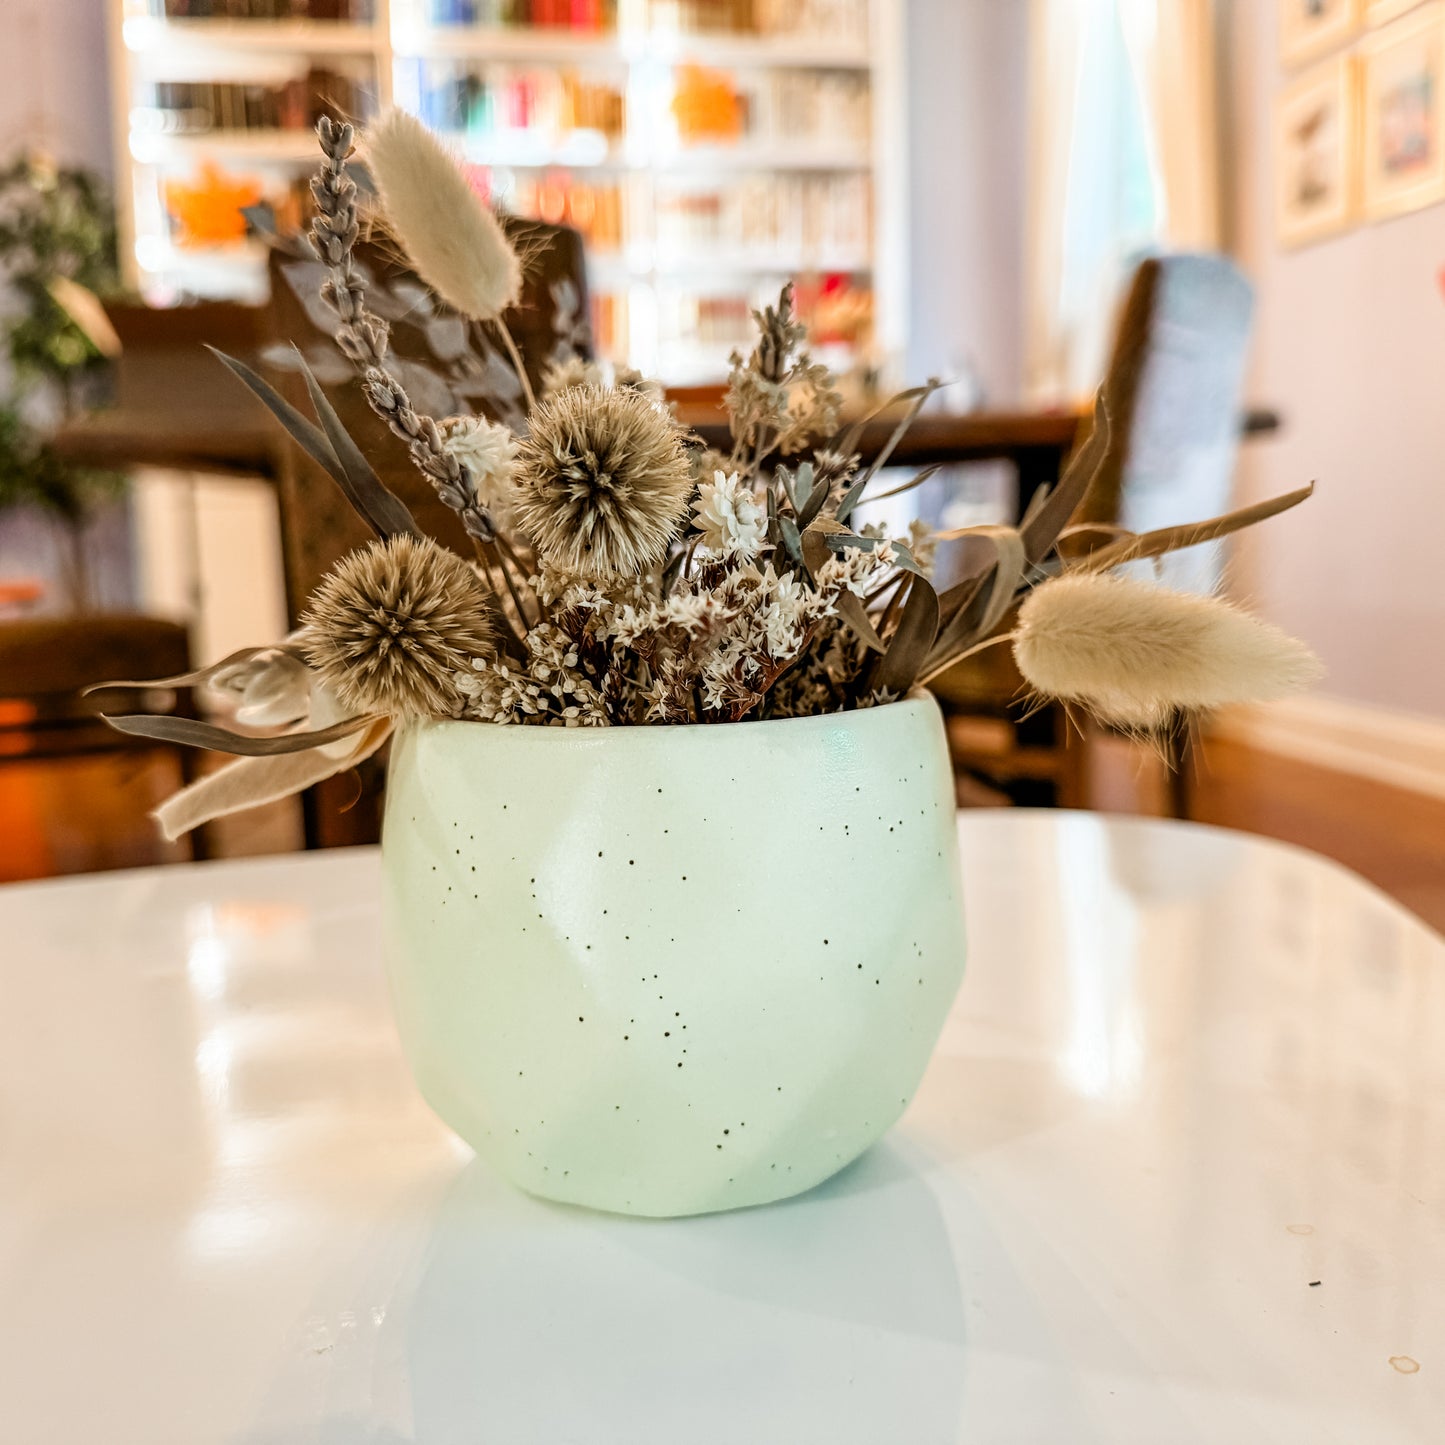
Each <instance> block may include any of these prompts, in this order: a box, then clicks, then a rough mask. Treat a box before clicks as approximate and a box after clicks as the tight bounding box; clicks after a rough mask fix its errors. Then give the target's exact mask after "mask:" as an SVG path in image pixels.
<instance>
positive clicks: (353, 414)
mask: <svg viewBox="0 0 1445 1445" xmlns="http://www.w3.org/2000/svg"><path fill="white" fill-rule="evenodd" d="M503 225H504V227H505V228H506V230H507V231H508V233H509V236H510V237H511V239H512V240H513V243H514V244H515V245H516V246H517V247H518V250H519V252H520V253H521V254H522V255H523V257H524V258H525V261H526V265H525V268H524V275H525V280H524V284H523V291H522V297H521V300H520V302H519V303H518V305H517V306H516V307H514V308H513V309H512V310H511V311H509V312H508V313H507V314H506V317H505V320H506V323H507V327H508V329H509V330H510V331H511V333H512V336H513V338H514V339H515V341H516V343H517V347H518V349H519V350H520V351H521V353H522V359H523V363H524V364H525V366H526V368H527V374H528V376H529V378H530V380H531V382H532V385H533V387H540V384H541V379H542V373H543V372H544V371H545V369H546V367H547V365H548V363H549V362H551V361H553V360H561V359H565V358H566V357H568V356H572V355H581V356H583V357H589V358H590V356H591V354H592V346H591V336H590V331H589V327H588V306H587V281H586V271H585V262H584V255H583V249H582V239H581V237H580V236H579V235H578V234H577V232H576V231H573V230H570V229H568V228H567V227H563V226H551V225H546V224H544V223H542V222H536V221H520V220H516V219H515V218H512V217H505V218H504V219H503ZM356 257H357V263H358V266H359V268H360V270H361V271H362V272H363V274H364V275H365V276H366V279H367V281H368V289H367V299H368V303H369V305H370V306H371V307H372V309H373V310H374V311H375V312H376V313H377V314H378V315H379V316H381V317H382V318H384V319H385V320H386V321H387V322H388V323H389V324H390V326H391V365H392V367H393V369H394V370H395V372H396V374H397V375H398V376H399V377H400V378H401V380H402V382H403V384H404V385H405V386H406V388H407V391H408V392H409V394H410V396H411V400H412V404H413V405H414V406H415V407H416V409H417V410H418V411H420V412H422V413H423V414H425V415H428V416H433V417H435V418H437V419H438V420H440V419H442V418H443V417H447V416H457V415H462V414H468V413H481V414H483V415H486V416H489V417H491V418H492V419H493V420H496V421H502V422H506V423H507V424H509V425H512V426H514V427H517V426H520V425H521V424H522V422H523V418H524V416H525V412H524V409H523V407H522V405H521V401H522V388H521V384H520V382H519V381H518V380H517V377H516V373H515V372H514V370H513V368H512V364H511V362H510V360H508V358H507V355H506V353H505V351H504V349H503V347H502V344H501V342H500V341H499V339H498V338H497V336H496V335H495V333H494V332H492V331H490V330H489V329H488V328H485V327H482V326H478V325H476V324H473V323H470V322H467V321H465V320H464V319H463V318H462V317H460V316H458V315H457V314H456V313H455V312H453V311H450V310H449V309H448V308H446V307H445V306H444V305H443V304H442V303H441V302H440V301H439V300H438V299H437V298H436V297H434V296H433V295H432V294H431V292H430V291H429V290H428V289H427V287H426V286H425V285H424V284H423V283H422V282H421V281H420V280H419V279H418V278H417V276H416V274H415V273H414V272H412V271H410V270H408V269H407V268H406V267H405V266H404V265H402V264H401V263H400V262H399V261H398V260H397V259H396V256H395V253H394V252H393V251H392V250H390V249H388V248H386V247H383V246H381V245H378V244H376V243H374V242H362V243H360V244H359V245H358V246H357V250H356ZM270 273H271V300H270V303H269V312H270V327H269V330H270V334H271V340H270V341H269V343H268V344H267V345H266V347H265V348H264V349H263V350H262V353H261V355H262V359H263V361H265V362H266V363H267V364H268V366H269V367H270V368H271V369H272V370H273V371H274V372H278V373H281V375H280V377H279V381H280V385H281V389H282V391H283V392H284V393H285V394H286V396H287V398H288V400H291V401H293V402H296V403H297V404H298V405H299V406H300V407H301V408H302V410H303V411H306V412H308V414H309V411H310V405H309V403H308V402H307V401H306V400H305V399H304V398H305V390H304V387H303V386H302V384H301V380H300V377H299V376H298V375H297V374H296V361H295V352H294V351H293V350H292V346H293V344H294V345H295V346H296V347H298V348H299V349H300V351H301V353H302V355H303V356H304V357H305V358H306V362H307V364H308V365H309V366H310V367H311V370H312V371H313V372H314V373H315V375H316V378H317V380H318V381H319V382H320V383H321V386H322V388H323V390H324V391H325V392H326V395H327V398H328V399H329V400H330V402H331V404H332V405H333V406H334V407H335V408H336V412H337V414H338V415H339V416H340V418H341V420H342V422H343V424H344V425H345V426H346V428H347V430H348V431H349V432H350V433H351V434H352V436H353V437H355V438H356V441H357V443H358V444H359V445H360V446H361V448H362V450H363V451H364V452H365V453H366V455H367V458H368V459H369V460H370V461H371V463H372V465H373V466H374V467H375V468H376V471H377V473H378V475H379V476H380V477H381V478H382V480H383V481H384V482H386V484H387V485H388V486H389V487H391V488H392V490H393V491H395V492H396V493H397V494H398V495H399V496H400V497H402V499H403V500H404V501H405V502H406V503H407V505H408V506H410V507H411V509H412V511H413V513H414V514H415V516H416V518H417V520H418V522H420V524H421V525H422V527H423V528H424V529H425V530H426V531H428V532H430V533H432V534H433V535H434V536H437V537H438V538H440V539H441V540H443V541H445V542H447V543H448V544H449V545H451V546H453V547H455V548H456V549H457V550H459V551H462V552H469V551H470V547H469V546H468V543H467V540H466V538H465V536H464V535H463V533H462V530H461V525H460V523H459V522H458V520H457V517H456V514H455V513H453V512H451V511H450V510H449V509H448V508H446V507H445V506H444V505H443V504H442V503H441V502H439V501H438V500H437V498H436V496H435V494H434V493H433V491H432V489H431V487H430V486H429V485H428V483H427V482H426V481H425V479H424V478H423V477H422V476H421V475H420V474H419V473H418V472H417V470H416V468H415V467H414V466H413V465H412V463H411V461H410V459H409V458H408V456H407V454H406V448H405V447H404V446H403V445H402V444H401V442H399V441H398V440H397V439H396V438H395V437H393V436H392V435H391V434H390V433H389V432H388V431H387V429H386V427H385V425H384V424H383V423H382V422H381V421H380V420H379V419H378V418H377V417H376V416H375V415H374V414H373V413H372V411H371V409H370V407H369V406H368V405H367V403H366V399H365V397H364V396H363V395H362V392H361V388H360V386H359V385H358V384H357V377H356V370H355V368H354V366H353V365H352V363H351V362H349V361H348V360H347V359H346V357H345V356H343V355H342V353H341V350H340V348H338V347H337V345H336V343H335V341H334V340H333V339H332V331H333V329H334V326H335V320H334V318H333V317H332V315H331V313H330V311H329V310H328V309H327V307H326V306H325V304H324V303H323V302H322V300H321V295H320V291H321V283H322V281H323V280H324V279H325V275H326V273H325V269H324V267H323V266H322V265H321V263H320V262H319V261H317V260H315V259H313V258H310V257H307V256H305V255H298V254H295V253H291V252H288V251H286V250H283V249H281V248H277V249H276V250H274V251H273V252H272V254H271V261H270ZM280 488H281V533H282V545H283V549H284V551H285V557H286V594H287V608H288V612H289V614H290V616H291V618H292V620H293V621H294V620H295V618H296V617H297V616H298V615H299V613H300V611H301V610H302V609H303V607H304V605H305V602H306V599H307V597H309V596H310V594H311V592H312V591H313V590H314V588H315V587H316V584H317V583H318V582H319V581H320V580H321V578H322V577H323V576H325V574H326V573H327V572H328V571H330V570H331V568H332V567H333V566H334V565H335V564H336V562H337V561H338V560H339V559H340V558H341V557H342V556H343V555H345V553H347V552H348V551H350V550H351V549H352V548H354V547H357V546H360V545H361V544H362V543H364V542H365V541H367V540H368V539H369V537H370V535H371V534H370V533H369V532H368V531H367V529H366V527H365V524H364V523H362V522H361V520H360V519H359V518H358V517H357V516H356V515H355V513H354V512H353V511H352V509H351V507H350V505H349V504H348V503H347V501H346V500H345V498H344V497H343V496H342V495H341V493H340V492H339V491H338V489H337V487H336V485H335V483H334V482H332V480H331V479H330V478H329V477H328V476H327V475H326V474H325V473H324V472H323V471H322V470H321V469H320V468H319V467H317V466H315V465H314V464H313V463H311V462H310V461H309V460H307V459H306V458H305V457H303V456H302V455H301V454H300V452H299V451H298V450H296V449H295V448H291V449H289V450H288V456H287V465H286V467H285V469H284V474H283V476H282V477H281V479H280Z"/></svg>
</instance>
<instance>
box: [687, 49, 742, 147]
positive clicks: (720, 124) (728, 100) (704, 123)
mask: <svg viewBox="0 0 1445 1445" xmlns="http://www.w3.org/2000/svg"><path fill="white" fill-rule="evenodd" d="M672 114H673V116H674V118H675V119H676V121H677V132H678V134H679V135H680V136H681V137H682V139H683V140H686V141H711V140H728V141H735V140H737V139H738V137H739V136H741V135H742V133H743V98H742V96H741V95H739V94H738V91H737V88H736V86H734V85H733V83H732V81H731V80H730V79H729V78H728V76H726V75H725V74H723V72H722V71H720V70H709V69H708V68H707V67H706V66H703V65H680V66H678V68H677V89H676V92H675V94H674V95H673V97H672Z"/></svg>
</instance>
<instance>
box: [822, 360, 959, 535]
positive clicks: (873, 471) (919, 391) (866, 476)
mask: <svg viewBox="0 0 1445 1445" xmlns="http://www.w3.org/2000/svg"><path fill="white" fill-rule="evenodd" d="M942 385H943V383H942V382H941V381H938V380H937V379H933V380H930V381H929V382H928V383H927V385H925V386H919V387H914V389H913V392H914V395H913V400H912V401H911V402H910V403H909V405H908V410H907V411H905V412H904V413H903V416H902V417H901V418H900V420H899V422H898V425H897V426H895V427H894V428H893V432H892V434H891V435H890V436H889V438H888V440H887V441H886V442H884V443H883V446H882V447H881V448H880V449H879V452H878V455H877V456H876V457H874V458H873V460H872V461H871V462H870V463H869V464H868V469H867V470H866V471H865V472H864V473H863V475H862V476H861V477H859V478H858V480H857V481H856V482H854V483H853V485H852V486H851V487H849V488H848V490H847V491H846V492H845V493H844V494H843V500H842V501H841V502H839V503H838V510H837V511H836V512H835V513H834V515H835V516H836V517H837V518H838V520H839V521H840V522H846V521H847V520H848V514H849V513H850V512H851V511H852V510H853V508H854V507H856V506H857V505H858V502H859V501H860V499H861V498H862V496H863V492H864V489H865V488H866V487H867V486H868V483H869V482H871V481H872V480H873V478H874V477H876V476H877V475H878V473H879V472H880V471H881V470H882V469H883V468H884V467H885V466H887V465H888V458H889V457H891V456H892V455H893V452H894V450H895V448H896V447H897V446H898V443H899V442H901V441H902V440H903V437H904V434H905V433H906V432H907V430H908V428H909V427H911V426H912V425H913V423H914V421H915V420H916V419H917V417H918V413H919V412H920V411H922V410H923V404H924V402H926V401H927V400H928V398H929V397H930V396H932V395H933V393H934V392H935V391H937V390H938V388H939V387H940V386H942Z"/></svg>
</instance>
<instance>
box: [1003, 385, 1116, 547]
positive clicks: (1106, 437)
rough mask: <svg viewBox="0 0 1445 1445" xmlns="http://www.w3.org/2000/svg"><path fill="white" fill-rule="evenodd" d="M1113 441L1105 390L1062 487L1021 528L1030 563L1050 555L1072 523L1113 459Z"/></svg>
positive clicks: (1061, 484) (1053, 492) (1063, 477)
mask: <svg viewBox="0 0 1445 1445" xmlns="http://www.w3.org/2000/svg"><path fill="white" fill-rule="evenodd" d="M1110 437H1111V429H1110V425H1109V406H1108V403H1107V402H1106V401H1105V399H1104V393H1103V391H1102V390H1101V391H1100V392H1099V395H1098V397H1097V399H1096V400H1095V402H1094V429H1093V431H1092V432H1090V433H1089V439H1088V441H1086V442H1085V443H1084V445H1083V446H1081V447H1080V448H1079V449H1078V451H1077V452H1075V453H1074V455H1073V457H1072V458H1070V460H1069V464H1068V466H1067V467H1065V468H1064V474H1063V476H1062V477H1060V478H1059V484H1058V486H1056V487H1055V488H1054V489H1053V491H1052V492H1050V493H1049V495H1048V496H1047V497H1046V498H1045V499H1044V500H1043V501H1042V502H1041V503H1040V504H1039V506H1038V508H1037V509H1036V510H1035V509H1033V508H1030V510H1031V511H1033V515H1032V516H1031V517H1030V518H1029V519H1028V520H1027V521H1026V522H1024V523H1021V524H1020V526H1019V531H1020V533H1021V534H1022V536H1023V539H1024V552H1025V555H1026V556H1027V558H1028V560H1029V561H1030V562H1037V561H1039V560H1040V558H1042V557H1044V556H1045V555H1046V554H1047V553H1048V551H1049V549H1050V548H1051V547H1052V546H1053V545H1054V543H1055V541H1056V540H1057V539H1058V535H1059V533H1060V532H1062V531H1063V530H1064V528H1065V527H1066V526H1067V525H1068V523H1069V519H1070V518H1071V517H1072V516H1073V515H1074V513H1075V512H1077V511H1078V510H1079V503H1080V502H1082V501H1083V500H1084V497H1085V495H1086V494H1087V493H1088V490H1089V487H1090V486H1091V485H1092V484H1093V481H1094V478H1095V477H1096V476H1097V475H1098V474H1099V469H1100V468H1101V467H1102V466H1103V465H1104V460H1105V458H1106V457H1107V456H1108V455H1109V442H1110Z"/></svg>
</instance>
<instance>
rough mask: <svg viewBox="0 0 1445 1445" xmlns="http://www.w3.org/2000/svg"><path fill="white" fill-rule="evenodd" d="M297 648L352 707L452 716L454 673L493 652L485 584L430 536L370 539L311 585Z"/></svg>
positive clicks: (366, 710)
mask: <svg viewBox="0 0 1445 1445" xmlns="http://www.w3.org/2000/svg"><path fill="white" fill-rule="evenodd" d="M301 645H302V648H303V650H304V651H305V653H306V658H307V661H308V662H310V664H311V666H312V667H313V668H315V670H316V672H317V673H318V674H319V675H320V678H321V681H322V683H323V684H324V685H325V686H326V687H328V688H329V689H330V690H331V691H332V692H333V693H334V694H335V695H336V697H337V699H338V700H339V701H340V703H341V705H342V706H343V707H344V708H346V709H348V710H349V711H351V712H353V713H387V714H390V715H391V716H393V717H412V718H442V717H450V716H452V714H453V713H454V712H455V711H456V710H457V708H458V706H459V705H460V698H459V696H458V694H457V692H456V686H455V683H454V680H453V679H454V677H455V675H456V674H457V673H458V672H459V671H461V670H462V669H465V668H468V667H470V666H471V664H472V659H473V658H476V657H490V656H492V655H493V647H492V637H491V628H490V625H489V621H488V608H487V594H486V589H485V587H484V586H483V584H482V582H481V580H480V579H479V578H478V577H477V575H476V573H475V572H473V571H472V569H471V568H470V567H469V566H468V565H467V564H466V563H465V562H464V561H462V559H461V558H460V557H458V556H457V555H456V554H455V553H454V552H449V551H447V550H446V548H444V547H439V546H438V545H437V544H436V543H435V542H433V541H431V540H430V539H429V538H426V537H413V536H407V535H399V536H395V537H390V538H388V539H386V540H385V541H379V542H372V543H370V544H369V545H368V546H366V547H362V548H359V549H358V550H357V551H355V552H352V553H351V554H350V556H348V557H344V558H343V559H342V560H341V561H340V562H339V563H337V565H336V567H335V569H334V570H333V571H332V572H331V573H330V574H329V575H328V576H327V577H326V579H325V580H324V581H323V582H322V583H321V585H320V586H319V587H318V588H317V589H316V592H315V593H314V594H313V596H312V599H311V607H310V609H309V610H308V612H307V613H306V616H305V617H304V618H303V619H302V633H301Z"/></svg>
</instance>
